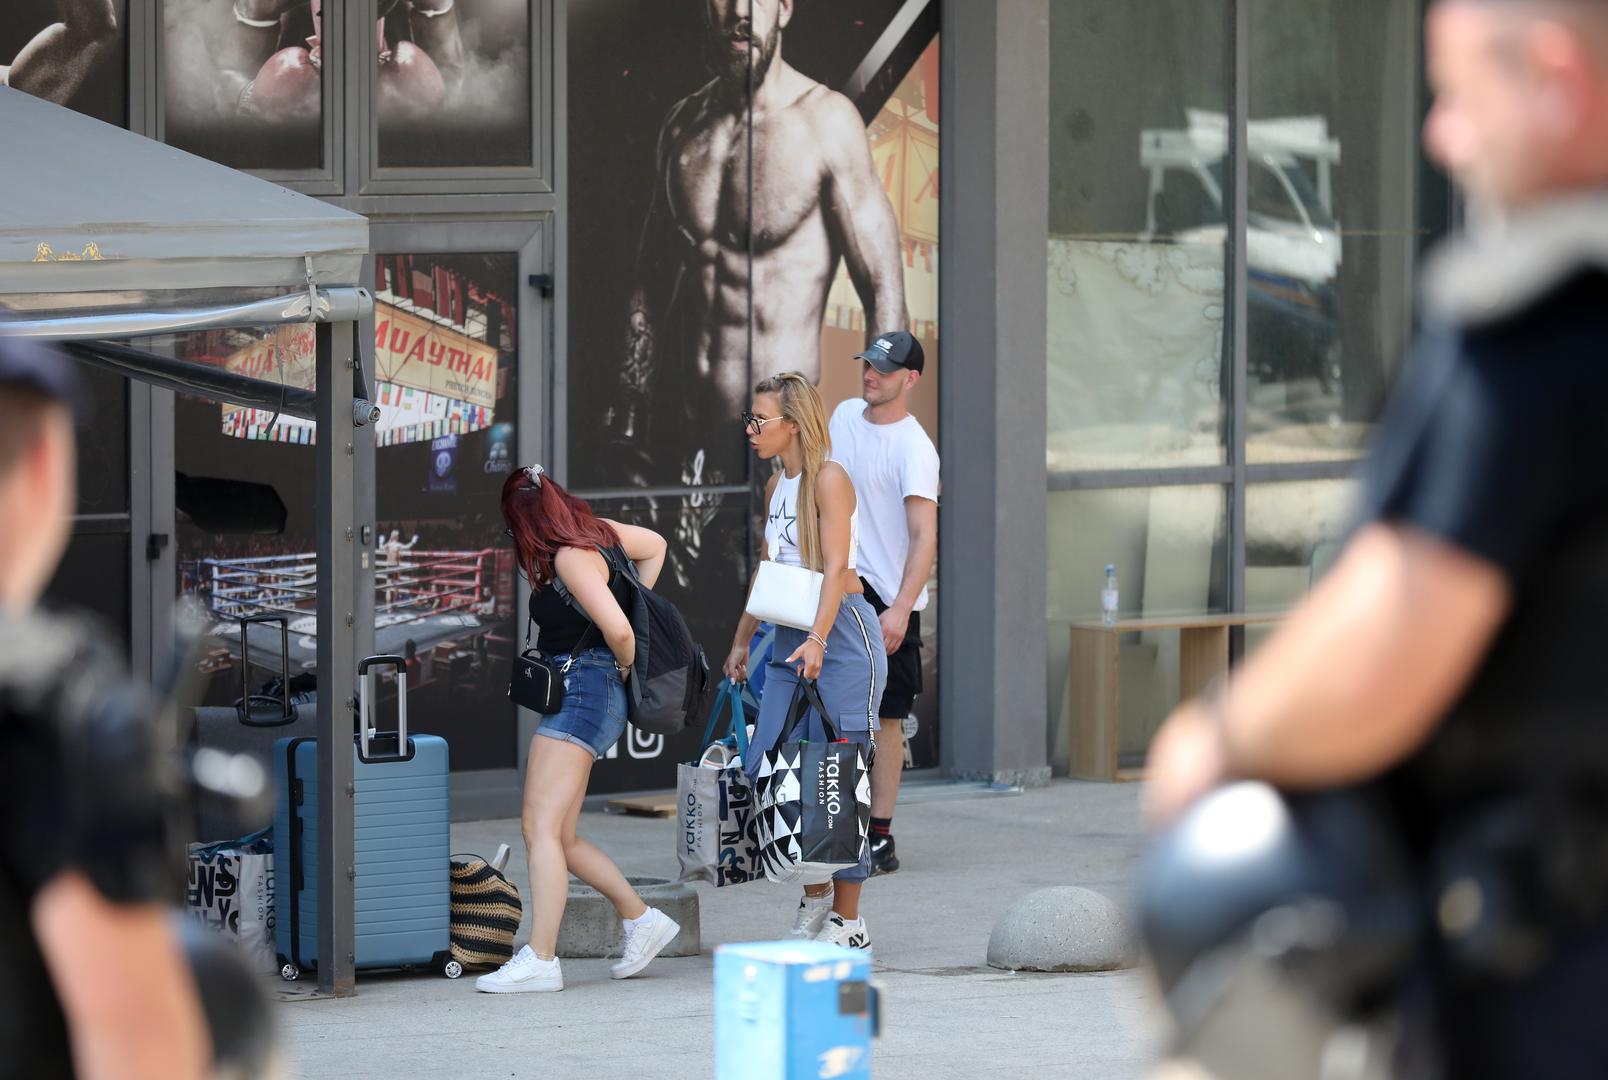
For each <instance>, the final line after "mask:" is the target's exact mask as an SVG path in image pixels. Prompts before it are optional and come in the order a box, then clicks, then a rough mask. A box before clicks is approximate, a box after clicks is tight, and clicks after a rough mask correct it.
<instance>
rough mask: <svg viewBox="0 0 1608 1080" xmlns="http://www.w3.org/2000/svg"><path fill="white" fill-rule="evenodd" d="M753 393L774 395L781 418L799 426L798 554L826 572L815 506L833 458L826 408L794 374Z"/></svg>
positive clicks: (774, 378)
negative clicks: (801, 458)
mask: <svg viewBox="0 0 1608 1080" xmlns="http://www.w3.org/2000/svg"><path fill="white" fill-rule="evenodd" d="M754 393H756V394H775V395H776V397H777V399H778V400H779V401H780V402H781V403H782V416H783V417H784V418H785V419H788V420H791V421H792V422H793V423H795V424H797V425H798V441H799V445H800V446H801V447H802V449H803V451H804V474H803V476H801V477H800V478H799V481H798V507H797V508H796V509H795V511H794V512H795V513H796V514H797V515H798V554H799V558H800V559H802V560H803V562H804V565H805V566H807V567H809V568H810V569H811V570H824V569H826V557H825V554H824V553H823V552H822V550H821V514H820V511H819V510H818V509H817V508H816V506H815V483H816V480H817V479H818V478H819V477H820V475H821V469H822V468H823V467H824V466H825V465H826V460H827V458H829V457H830V456H831V455H832V435H831V432H830V430H829V429H828V425H827V419H826V405H825V404H824V403H823V402H822V401H821V395H820V394H819V393H818V392H817V391H816V389H815V384H814V383H812V382H810V380H809V379H808V378H806V377H805V376H804V375H802V374H801V373H799V372H797V371H784V372H782V373H781V374H780V375H772V376H771V377H770V378H768V379H766V380H765V381H763V382H761V383H760V384H759V385H758V386H756V387H754Z"/></svg>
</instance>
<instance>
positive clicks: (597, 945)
mask: <svg viewBox="0 0 1608 1080" xmlns="http://www.w3.org/2000/svg"><path fill="white" fill-rule="evenodd" d="M626 880H627V881H629V882H630V883H631V886H632V887H633V888H634V889H636V891H637V893H638V894H640V895H641V897H642V902H643V903H645V904H647V905H648V906H649V907H656V908H658V909H659V910H660V911H662V912H664V913H665V914H666V915H668V916H670V917H671V918H672V919H674V920H675V921H676V922H678V923H680V924H681V932H680V933H678V934H677V935H676V936H675V938H674V940H672V941H671V942H670V944H669V945H667V946H665V949H664V951H663V952H661V953H660V954H659V955H660V956H697V955H698V954H699V953H700V952H702V951H703V941H702V937H701V936H700V934H699V928H698V892H697V890H696V889H694V888H693V887H692V886H691V885H683V884H680V883H678V882H674V881H668V880H666V879H664V878H651V877H628V878H626ZM623 937H624V931H623V930H622V929H621V927H620V916H619V915H618V914H616V913H615V910H614V905H613V904H611V903H609V901H608V898H607V897H605V896H604V895H603V894H602V893H600V892H598V891H597V890H596V889H594V888H592V887H591V886H590V885H585V884H582V883H581V882H579V881H575V880H573V879H571V881H570V889H569V899H568V900H567V901H566V902H565V904H564V921H563V922H562V923H561V924H560V925H559V928H558V949H557V951H558V955H559V956H561V957H564V958H565V959H572V958H573V959H586V958H592V957H606V956H619V955H620V950H621V948H622V947H623V945H624V941H623Z"/></svg>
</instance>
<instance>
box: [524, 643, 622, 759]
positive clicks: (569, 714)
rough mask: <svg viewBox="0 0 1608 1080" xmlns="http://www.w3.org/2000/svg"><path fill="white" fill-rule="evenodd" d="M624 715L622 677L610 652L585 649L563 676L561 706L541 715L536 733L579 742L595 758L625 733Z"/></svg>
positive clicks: (598, 649) (600, 755) (550, 737)
mask: <svg viewBox="0 0 1608 1080" xmlns="http://www.w3.org/2000/svg"><path fill="white" fill-rule="evenodd" d="M560 663H561V664H562V661H560ZM625 716H626V714H625V681H624V680H623V679H621V678H620V673H619V671H617V670H616V669H615V667H614V654H613V653H612V652H610V651H609V650H608V649H606V648H597V649H587V650H586V651H584V652H582V653H581V654H580V655H579V656H577V657H576V658H575V662H574V663H573V664H571V665H570V669H569V672H568V673H567V674H566V675H565V676H564V707H563V708H562V709H559V710H558V712H556V713H554V714H553V715H551V716H544V717H542V723H541V726H540V727H538V728H537V729H536V734H538V735H546V736H547V737H548V738H549V739H562V740H564V741H565V742H572V743H574V744H575V745H576V746H583V747H585V748H586V749H588V750H590V751H591V752H592V758H593V760H596V759H597V758H600V757H602V756H603V755H604V754H606V753H608V752H609V747H611V746H613V745H614V744H615V743H617V742H619V741H620V736H621V735H624V734H625Z"/></svg>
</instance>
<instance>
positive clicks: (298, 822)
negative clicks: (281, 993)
mask: <svg viewBox="0 0 1608 1080" xmlns="http://www.w3.org/2000/svg"><path fill="white" fill-rule="evenodd" d="M403 664H404V661H403V658H402V657H400V656H371V657H368V658H366V659H364V660H363V662H362V663H361V664H359V665H358V673H359V675H361V676H363V680H364V686H363V695H362V707H361V717H360V722H359V728H358V734H357V735H356V736H354V737H353V740H352V755H353V762H352V772H353V779H354V785H353V819H354V820H353V836H354V839H355V841H356V843H355V847H356V852H355V860H354V870H355V872H356V879H355V881H354V882H353V886H354V889H355V892H356V913H355V927H354V945H355V948H354V962H355V966H356V967H357V968H360V969H370V968H414V967H425V966H430V967H434V968H436V969H437V970H439V971H441V972H442V973H444V974H445V975H446V976H447V977H448V978H453V979H455V978H457V977H458V976H459V975H461V974H462V973H463V968H462V967H461V966H460V965H459V964H458V963H456V962H455V961H453V959H452V927H451V900H450V892H449V891H450V878H451V869H450V864H451V835H450V815H449V813H448V794H447V743H446V740H445V739H442V738H440V737H439V736H435V735H415V736H412V737H410V736H409V735H408V733H407V716H408V714H407V700H408V699H407V674H406V671H405V669H404V667H403ZM382 665H395V667H396V669H397V675H396V680H397V702H398V713H397V730H396V732H395V733H394V734H393V733H389V732H388V733H385V734H380V733H378V732H377V731H375V729H374V727H373V723H372V715H371V714H372V709H373V705H372V703H373V702H374V700H375V690H376V688H375V686H374V677H373V669H374V668H375V667H376V666H382ZM399 748H400V749H399ZM273 761H274V852H275V855H276V863H277V866H276V870H277V872H278V873H277V883H276V884H277V890H276V891H277V895H276V897H275V915H276V918H277V924H276V926H275V948H276V949H277V951H278V953H279V963H280V965H281V967H280V974H281V975H282V976H283V977H284V978H286V979H287V980H290V979H296V978H298V977H300V975H301V973H302V972H303V971H311V970H313V969H314V968H316V966H317V964H318V858H317V847H318V741H317V740H316V739H310V738H296V739H280V740H279V741H278V742H276V743H275V744H274V758H273Z"/></svg>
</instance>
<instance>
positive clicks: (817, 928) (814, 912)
mask: <svg viewBox="0 0 1608 1080" xmlns="http://www.w3.org/2000/svg"><path fill="white" fill-rule="evenodd" d="M830 914H832V890H831V889H828V890H826V892H824V893H822V894H821V895H820V896H811V895H809V894H808V893H805V894H804V896H803V897H801V898H800V899H799V902H798V912H797V913H796V914H795V915H794V916H793V931H792V936H793V937H796V938H803V939H804V940H805V941H810V940H812V939H813V938H815V937H817V936H819V935H820V933H821V927H823V926H825V925H826V917H827V916H828V915H830Z"/></svg>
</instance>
